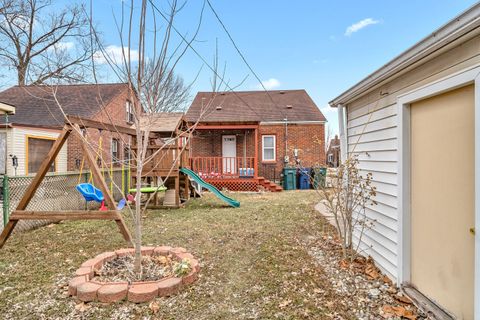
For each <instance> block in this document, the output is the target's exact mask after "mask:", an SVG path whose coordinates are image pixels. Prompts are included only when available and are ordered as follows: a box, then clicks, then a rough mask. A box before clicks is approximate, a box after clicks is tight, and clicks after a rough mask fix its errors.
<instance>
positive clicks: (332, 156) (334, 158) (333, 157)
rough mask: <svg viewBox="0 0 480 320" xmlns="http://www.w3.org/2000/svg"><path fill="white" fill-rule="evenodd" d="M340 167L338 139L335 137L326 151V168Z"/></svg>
mask: <svg viewBox="0 0 480 320" xmlns="http://www.w3.org/2000/svg"><path fill="white" fill-rule="evenodd" d="M339 165H340V139H339V138H338V135H335V138H334V139H331V140H330V143H329V144H328V149H327V166H329V167H332V168H337V167H338V166H339Z"/></svg>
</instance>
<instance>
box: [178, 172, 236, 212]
mask: <svg viewBox="0 0 480 320" xmlns="http://www.w3.org/2000/svg"><path fill="white" fill-rule="evenodd" d="M180 172H181V173H183V174H185V175H187V176H188V177H190V178H191V179H192V180H193V181H195V182H196V183H197V184H198V185H200V186H201V187H202V188H205V189H207V190H209V191H210V192H212V193H213V194H214V195H215V196H216V197H217V198H219V199H220V200H222V201H224V202H226V203H227V204H228V205H230V206H232V207H235V208H238V207H240V202H239V201H237V200H235V199H232V198H230V197H227V196H226V195H224V194H223V193H221V192H220V191H219V190H218V189H217V188H215V187H214V186H213V185H211V184H209V183H207V182H205V181H204V180H203V179H202V178H200V177H199V176H198V174H196V173H195V172H193V171H192V170H190V169H187V168H180Z"/></svg>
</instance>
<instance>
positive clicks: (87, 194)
mask: <svg viewBox="0 0 480 320" xmlns="http://www.w3.org/2000/svg"><path fill="white" fill-rule="evenodd" d="M76 188H77V190H78V192H80V193H81V194H82V196H83V197H84V198H85V200H86V201H96V202H102V201H103V200H104V199H105V198H104V196H103V193H102V191H100V189H98V188H95V187H94V186H93V185H92V184H91V183H80V184H78V185H77V186H76Z"/></svg>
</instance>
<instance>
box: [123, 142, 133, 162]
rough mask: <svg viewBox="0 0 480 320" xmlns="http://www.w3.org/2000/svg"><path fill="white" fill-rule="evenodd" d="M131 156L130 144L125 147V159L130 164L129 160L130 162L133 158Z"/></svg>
mask: <svg viewBox="0 0 480 320" xmlns="http://www.w3.org/2000/svg"><path fill="white" fill-rule="evenodd" d="M131 157H132V153H131V150H130V146H129V145H126V146H125V147H124V148H123V159H124V160H125V162H126V163H127V164H128V162H130V160H131V159H132V158H131Z"/></svg>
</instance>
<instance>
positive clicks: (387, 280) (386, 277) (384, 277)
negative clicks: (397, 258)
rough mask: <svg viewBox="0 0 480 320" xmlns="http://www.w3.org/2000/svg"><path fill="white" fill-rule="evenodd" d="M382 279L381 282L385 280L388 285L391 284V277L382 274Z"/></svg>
mask: <svg viewBox="0 0 480 320" xmlns="http://www.w3.org/2000/svg"><path fill="white" fill-rule="evenodd" d="M382 280H383V282H385V283H387V284H389V285H393V281H392V279H390V278H389V277H388V276H387V275H383V277H382Z"/></svg>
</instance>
